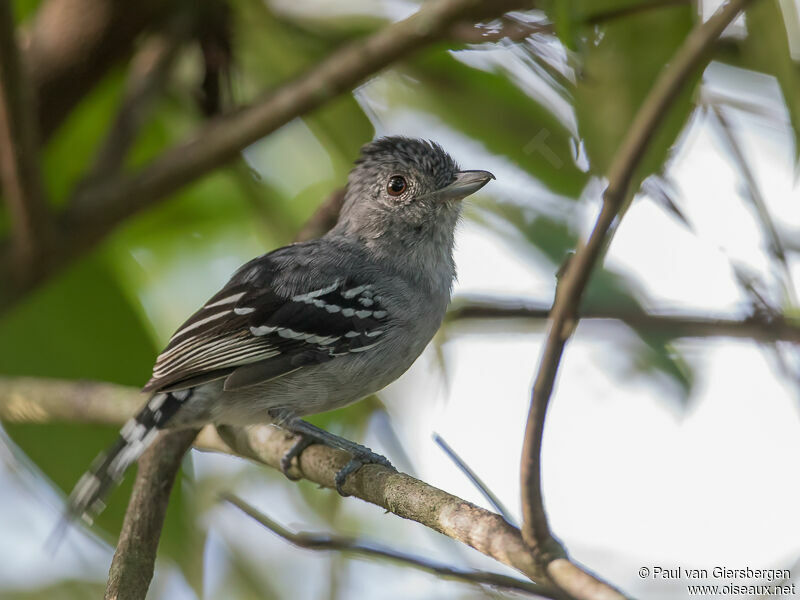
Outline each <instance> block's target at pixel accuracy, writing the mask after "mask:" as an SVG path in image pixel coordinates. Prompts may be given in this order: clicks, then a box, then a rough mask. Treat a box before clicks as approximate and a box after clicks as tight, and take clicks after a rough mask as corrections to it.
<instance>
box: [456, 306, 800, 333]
mask: <svg viewBox="0 0 800 600" xmlns="http://www.w3.org/2000/svg"><path fill="white" fill-rule="evenodd" d="M550 315H551V308H550V307H549V306H547V305H545V304H537V303H527V302H509V301H503V300H489V299H478V300H472V299H470V300H461V301H456V302H454V304H453V308H451V309H450V310H449V311H448V312H447V321H448V322H450V323H457V322H459V321H470V320H476V319H527V320H536V321H541V320H545V319H548V318H550ZM577 316H578V318H580V319H581V320H583V321H586V320H615V321H621V322H623V323H625V324H626V325H628V326H629V327H631V328H633V329H641V330H645V331H650V332H658V333H664V334H668V335H670V336H673V337H676V338H681V337H696V338H706V337H731V338H745V339H752V340H755V341H758V342H794V343H800V321H798V320H796V319H791V318H789V317H780V318H770V317H769V316H768V315H759V314H756V315H753V316H750V317H747V318H746V319H741V320H739V319H726V318H721V317H720V318H708V317H696V316H692V315H667V314H653V313H647V312H634V311H630V310H624V309H619V308H614V307H603V308H592V307H588V308H585V309H581V310H579V311H578V315H577Z"/></svg>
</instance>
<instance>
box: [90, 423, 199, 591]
mask: <svg viewBox="0 0 800 600" xmlns="http://www.w3.org/2000/svg"><path fill="white" fill-rule="evenodd" d="M197 433H198V430H197V429H180V430H177V431H170V432H164V433H162V434H161V435H159V437H158V439H157V440H156V441H155V442H154V443H153V445H152V446H151V447H150V449H149V450H147V452H145V453H144V455H142V458H141V459H140V460H139V469H138V470H137V472H136V482H135V483H134V485H133V494H132V495H131V499H130V502H129V503H128V510H127V511H126V512H125V520H124V521H123V523H122V532H121V533H120V536H119V542H118V543H117V549H116V551H115V552H114V559H113V560H112V561H111V569H110V570H109V572H108V585H107V586H106V593H105V600H144V598H145V596H146V595H147V588H148V587H150V580H151V579H152V578H153V569H154V568H155V562H156V550H157V548H158V540H159V538H160V537H161V528H162V527H163V526H164V516H165V515H166V512H167V505H168V504H169V494H170V492H171V491H172V484H173V483H174V482H175V477H176V476H177V474H178V469H179V468H180V466H181V461H182V460H183V455H184V454H186V451H187V450H189V448H191V446H192V442H193V441H194V438H195V437H197Z"/></svg>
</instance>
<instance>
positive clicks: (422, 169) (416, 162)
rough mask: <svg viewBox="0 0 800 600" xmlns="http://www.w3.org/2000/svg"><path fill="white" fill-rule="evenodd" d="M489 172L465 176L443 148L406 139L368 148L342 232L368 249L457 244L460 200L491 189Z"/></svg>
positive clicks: (354, 174) (355, 174) (351, 186)
mask: <svg viewBox="0 0 800 600" xmlns="http://www.w3.org/2000/svg"><path fill="white" fill-rule="evenodd" d="M490 179H494V175H492V174H491V173H489V172H488V171H461V170H460V169H459V167H458V165H457V164H456V162H455V161H454V160H453V159H452V158H451V157H450V155H449V154H447V152H445V151H444V150H443V149H442V147H441V146H439V145H438V144H435V143H433V142H429V141H424V140H418V139H411V138H406V137H384V138H380V139H377V140H375V141H373V142H370V143H369V144H366V145H365V146H364V147H363V148H362V149H361V157H360V158H359V159H358V160H357V161H356V164H355V167H354V168H353V170H352V171H351V172H350V177H349V178H348V182H347V192H346V194H345V200H344V206H343V208H342V212H341V216H340V218H339V223H338V225H337V228H336V229H337V230H338V231H339V232H340V233H342V234H346V235H356V236H358V237H360V238H362V239H364V240H365V241H367V242H368V243H370V240H375V241H377V240H379V239H383V240H385V241H387V242H390V241H394V242H397V243H399V244H401V245H405V246H415V245H417V244H419V243H424V242H425V241H426V240H431V241H438V240H439V239H440V238H441V237H442V236H444V237H449V238H450V239H451V240H452V234H453V230H454V228H455V225H456V222H457V221H458V217H459V214H460V212H461V202H460V201H461V200H462V199H463V198H465V197H466V196H469V195H470V194H472V193H474V192H476V191H478V190H479V189H481V188H482V187H483V186H484V185H486V184H487V183H488V182H489V180H490Z"/></svg>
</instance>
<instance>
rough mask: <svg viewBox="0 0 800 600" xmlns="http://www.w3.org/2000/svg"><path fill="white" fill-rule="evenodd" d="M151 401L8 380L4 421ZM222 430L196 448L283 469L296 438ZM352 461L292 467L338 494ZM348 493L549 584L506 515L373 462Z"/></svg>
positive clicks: (94, 388)
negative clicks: (338, 479)
mask: <svg viewBox="0 0 800 600" xmlns="http://www.w3.org/2000/svg"><path fill="white" fill-rule="evenodd" d="M145 401H146V397H145V396H144V395H143V394H141V393H140V392H139V391H138V390H137V389H135V388H130V387H125V386H120V385H113V384H108V383H96V382H87V381H83V382H77V381H67V380H57V379H41V378H31V377H2V376H0V421H7V422H17V423H48V422H64V421H67V422H80V423H103V424H119V425H121V424H122V423H124V422H125V421H126V420H127V419H128V418H129V417H130V416H131V415H132V414H134V413H135V412H136V411H137V410H138V409H139V408H140V407H141V405H142V403H143V402H145ZM220 429H221V433H222V435H223V436H224V441H223V438H221V437H220V435H218V433H217V430H215V429H214V428H213V427H206V428H205V429H203V430H202V431H201V433H200V435H199V436H198V438H197V440H196V441H195V447H197V448H199V449H201V450H211V451H215V452H225V453H228V454H234V455H238V456H243V457H245V458H249V459H251V460H254V461H256V462H259V463H261V464H265V465H268V466H271V467H273V468H276V469H279V468H280V461H281V458H282V457H283V456H284V454H285V453H286V452H287V450H288V449H289V448H290V447H291V446H292V445H293V443H294V440H295V438H294V436H292V435H289V434H287V433H286V432H284V431H282V430H280V429H277V428H275V427H272V426H270V425H262V426H253V427H248V428H237V427H226V428H220ZM348 460H349V455H348V454H347V453H345V452H342V451H340V450H333V449H331V448H327V447H324V446H319V445H312V446H310V447H309V448H307V449H306V450H305V451H304V452H303V453H302V454H301V456H300V461H299V463H300V464H299V466H298V465H296V464H293V465H292V467H291V469H290V475H292V476H294V477H298V478H299V477H304V478H305V479H308V480H309V481H312V482H314V483H316V484H319V485H322V486H325V487H328V488H332V489H333V488H335V484H334V477H335V476H336V473H337V471H338V470H339V469H340V468H341V467H342V466H344V464H345V463H346V462H348ZM141 471H142V467H141V466H140V472H141ZM137 487H138V484H137ZM345 491H346V492H348V493H349V494H351V495H353V496H355V497H357V498H360V499H362V500H364V501H366V502H369V503H371V504H375V505H377V506H380V507H381V508H384V509H385V510H387V511H389V512H391V513H394V514H395V515H397V516H399V517H402V518H404V519H410V520H413V521H416V522H418V523H421V524H422V525H424V526H426V527H429V528H430V529H433V530H435V531H438V532H440V533H442V534H444V535H446V536H448V537H450V538H452V539H454V540H457V541H460V542H462V543H464V544H467V545H468V546H471V547H472V548H475V549H476V550H478V551H479V552H482V553H483V554H485V555H487V556H489V557H491V558H494V559H495V560H497V561H499V562H501V563H503V564H505V565H508V566H510V567H512V568H514V569H516V570H517V571H519V572H521V573H522V574H524V575H525V576H527V577H529V578H530V579H532V580H533V581H536V582H537V583H546V581H547V580H546V577H545V576H544V573H543V572H542V571H541V569H539V567H538V566H537V565H536V563H535V562H534V561H533V558H532V557H531V553H530V551H529V550H528V548H527V547H526V546H525V543H524V542H523V541H522V536H521V535H520V531H519V529H517V528H516V527H513V526H512V525H509V524H508V523H507V522H506V521H505V519H503V517H501V516H500V515H498V514H495V513H492V512H490V511H488V510H485V509H482V508H480V507H477V506H475V505H473V504H470V503H469V502H467V501H465V500H462V499H461V498H458V497H456V496H453V495H452V494H448V493H447V492H445V491H442V490H440V489H437V488H435V487H433V486H430V485H428V484H427V483H424V482H422V481H419V480H418V479H414V478H413V477H410V476H408V475H405V474H403V473H398V472H395V471H392V470H390V469H387V468H385V467H382V466H380V465H367V466H365V467H363V468H361V469H360V470H359V471H358V472H357V473H355V474H353V475H351V476H350V477H348V479H347V482H346V484H345ZM548 591H549V592H552V591H553V588H552V587H551V586H548V585H542V586H541V593H542V594H546V593H548Z"/></svg>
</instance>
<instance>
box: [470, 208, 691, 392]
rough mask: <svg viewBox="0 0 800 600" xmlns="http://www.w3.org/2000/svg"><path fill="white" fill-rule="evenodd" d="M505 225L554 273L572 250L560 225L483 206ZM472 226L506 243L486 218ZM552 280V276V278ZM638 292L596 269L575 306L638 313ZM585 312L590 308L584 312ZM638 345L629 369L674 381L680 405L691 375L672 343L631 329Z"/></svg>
mask: <svg viewBox="0 0 800 600" xmlns="http://www.w3.org/2000/svg"><path fill="white" fill-rule="evenodd" d="M487 209H488V210H490V211H491V213H493V214H494V215H496V216H499V217H500V218H501V219H502V220H503V221H505V224H510V225H512V226H513V227H514V228H515V229H517V231H518V232H519V233H520V234H521V235H522V236H523V238H524V240H525V242H526V243H527V244H528V245H529V246H528V247H529V248H536V249H537V250H539V251H540V252H541V254H542V255H543V256H544V257H545V258H546V259H547V260H548V261H549V262H550V263H551V265H552V268H553V269H554V270H555V269H556V268H557V267H558V266H559V265H561V264H562V263H563V262H564V261H565V259H566V258H567V256H568V253H569V252H570V251H571V250H572V249H573V248H575V246H576V244H577V242H578V237H577V234H576V233H575V231H574V230H572V229H571V228H570V227H569V226H568V225H567V224H566V223H564V222H561V221H557V220H555V219H552V218H550V217H547V216H545V215H541V214H534V213H533V211H532V210H530V209H528V208H527V207H523V206H518V205H514V204H507V203H497V204H494V205H491V206H489V207H487ZM478 217H479V218H478V222H481V223H483V224H484V225H486V226H487V227H489V228H491V229H493V230H495V231H496V232H497V233H499V234H500V235H503V237H504V238H506V239H508V235H507V232H505V231H503V226H501V224H499V223H497V221H493V220H491V219H489V218H486V217H483V218H480V215H478ZM554 279H555V274H554ZM554 283H555V282H554ZM640 297H641V293H639V292H638V291H637V290H636V288H635V285H634V283H632V282H630V281H629V280H628V279H627V278H626V277H624V276H623V275H620V274H618V273H615V272H613V271H610V270H608V269H606V268H603V267H600V268H598V269H595V271H594V273H593V274H592V278H591V280H590V282H589V285H588V287H587V288H586V292H585V294H584V297H583V301H582V303H581V306H582V307H583V308H584V309H585V310H587V311H589V310H598V309H604V308H605V309H614V310H618V311H624V312H628V313H630V314H632V315H636V314H641V313H643V312H644V306H643V304H642V302H641V301H640V299H639V298H640ZM590 307H591V308H590ZM634 331H635V332H636V334H637V336H638V337H639V340H640V341H641V342H642V344H643V346H642V345H636V346H633V347H629V348H624V349H623V350H626V351H625V352H623V353H622V356H624V357H626V358H627V359H628V361H629V364H628V367H629V368H630V369H631V370H634V371H638V372H644V373H661V374H663V375H666V376H667V377H668V378H669V379H671V380H672V381H674V382H675V383H676V384H677V385H678V387H679V388H680V390H681V392H682V396H681V397H682V399H683V400H686V399H687V398H688V394H689V392H690V390H691V386H692V381H693V374H692V371H691V369H690V368H689V366H688V365H687V363H686V362H685V361H684V360H683V358H682V357H681V356H680V355H679V354H678V353H677V352H676V351H675V349H674V348H673V347H672V346H671V342H673V341H674V338H673V337H671V336H669V335H665V334H663V333H660V332H659V333H656V332H651V331H648V330H647V329H645V328H635V329H634Z"/></svg>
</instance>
